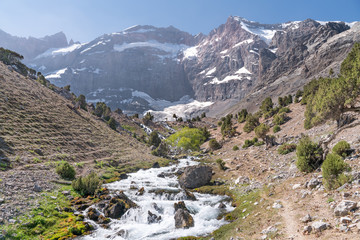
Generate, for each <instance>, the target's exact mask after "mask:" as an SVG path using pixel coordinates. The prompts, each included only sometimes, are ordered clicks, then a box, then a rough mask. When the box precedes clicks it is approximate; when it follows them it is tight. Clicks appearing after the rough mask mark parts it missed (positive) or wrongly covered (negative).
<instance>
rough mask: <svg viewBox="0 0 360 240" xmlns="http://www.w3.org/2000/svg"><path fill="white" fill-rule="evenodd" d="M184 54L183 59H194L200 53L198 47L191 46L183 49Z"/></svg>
mask: <svg viewBox="0 0 360 240" xmlns="http://www.w3.org/2000/svg"><path fill="white" fill-rule="evenodd" d="M183 54H184V58H183V59H192V58H196V57H197V54H198V50H197V47H196V46H195V47H190V48H187V49H185V50H184V51H183Z"/></svg>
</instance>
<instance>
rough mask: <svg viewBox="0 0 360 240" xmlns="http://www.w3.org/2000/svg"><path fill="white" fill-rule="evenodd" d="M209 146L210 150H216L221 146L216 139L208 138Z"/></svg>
mask: <svg viewBox="0 0 360 240" xmlns="http://www.w3.org/2000/svg"><path fill="white" fill-rule="evenodd" d="M209 147H210V149H211V150H213V151H214V150H217V149H220V148H221V145H220V143H218V141H216V139H210V141H209Z"/></svg>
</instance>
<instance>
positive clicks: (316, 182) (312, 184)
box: [307, 178, 321, 189]
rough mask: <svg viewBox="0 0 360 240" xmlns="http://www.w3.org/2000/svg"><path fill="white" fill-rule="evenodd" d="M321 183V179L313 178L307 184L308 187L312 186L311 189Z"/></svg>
mask: <svg viewBox="0 0 360 240" xmlns="http://www.w3.org/2000/svg"><path fill="white" fill-rule="evenodd" d="M320 184H321V181H319V180H318V179H317V178H312V179H311V180H310V181H309V182H308V184H307V187H308V188H310V189H314V188H316V187H317V186H318V185H320Z"/></svg>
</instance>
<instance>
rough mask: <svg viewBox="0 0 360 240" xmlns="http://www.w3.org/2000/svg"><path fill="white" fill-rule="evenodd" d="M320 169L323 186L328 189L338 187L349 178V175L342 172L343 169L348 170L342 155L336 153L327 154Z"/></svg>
mask: <svg viewBox="0 0 360 240" xmlns="http://www.w3.org/2000/svg"><path fill="white" fill-rule="evenodd" d="M321 169H322V175H323V178H324V180H325V186H326V187H327V188H328V189H333V188H338V187H340V186H342V185H343V184H344V183H346V182H347V181H349V180H350V178H349V177H347V176H346V175H344V174H343V172H344V171H346V170H350V168H349V166H348V164H346V163H345V162H344V160H343V159H342V157H341V156H339V155H337V154H333V153H330V154H328V155H327V156H326V159H325V161H324V163H323V164H322V167H321Z"/></svg>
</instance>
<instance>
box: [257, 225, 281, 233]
mask: <svg viewBox="0 0 360 240" xmlns="http://www.w3.org/2000/svg"><path fill="white" fill-rule="evenodd" d="M277 231H278V229H277V228H276V227H274V226H270V227H268V228H266V229H264V230H262V231H261V234H266V235H268V234H270V233H276V232H277Z"/></svg>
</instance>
